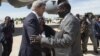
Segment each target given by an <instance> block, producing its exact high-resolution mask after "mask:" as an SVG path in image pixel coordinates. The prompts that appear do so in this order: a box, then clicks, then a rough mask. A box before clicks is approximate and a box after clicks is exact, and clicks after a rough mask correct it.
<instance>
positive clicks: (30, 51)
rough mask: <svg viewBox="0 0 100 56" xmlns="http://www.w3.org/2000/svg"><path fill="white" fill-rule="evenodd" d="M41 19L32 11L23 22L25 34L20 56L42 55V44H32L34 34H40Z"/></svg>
mask: <svg viewBox="0 0 100 56" xmlns="http://www.w3.org/2000/svg"><path fill="white" fill-rule="evenodd" d="M39 28H40V26H39V21H38V19H37V17H36V15H35V14H34V13H30V14H29V15H28V16H27V17H26V18H25V19H24V22H23V36H22V43H21V47H20V52H19V56H41V47H40V44H30V42H31V41H30V37H31V36H32V35H39V34H40V29H39Z"/></svg>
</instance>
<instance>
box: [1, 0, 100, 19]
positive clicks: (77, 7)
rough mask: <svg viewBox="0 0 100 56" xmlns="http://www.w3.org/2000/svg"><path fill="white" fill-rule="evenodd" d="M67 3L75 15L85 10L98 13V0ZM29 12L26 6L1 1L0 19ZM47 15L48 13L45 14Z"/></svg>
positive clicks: (22, 15) (78, 0) (99, 1)
mask: <svg viewBox="0 0 100 56" xmlns="http://www.w3.org/2000/svg"><path fill="white" fill-rule="evenodd" d="M69 3H70V4H71V6H72V10H71V12H72V13H73V14H74V15H75V14H77V13H79V14H82V15H84V13H86V12H93V13H94V14H100V0H69ZM30 12H31V9H27V8H26V7H22V8H14V7H13V6H11V5H9V4H8V3H2V6H0V19H3V18H4V17H5V16H11V17H14V18H16V17H25V16H27V15H28V14H29V13H30ZM45 15H46V16H48V14H45ZM48 17H57V16H52V15H50V16H48Z"/></svg>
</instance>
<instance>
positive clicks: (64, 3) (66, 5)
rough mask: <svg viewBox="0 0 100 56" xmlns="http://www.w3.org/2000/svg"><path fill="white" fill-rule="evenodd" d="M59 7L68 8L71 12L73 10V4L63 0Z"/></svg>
mask: <svg viewBox="0 0 100 56" xmlns="http://www.w3.org/2000/svg"><path fill="white" fill-rule="evenodd" d="M58 9H61V10H68V11H69V12H70V10H71V6H70V4H69V3H68V2H62V3H60V4H59V5H58Z"/></svg>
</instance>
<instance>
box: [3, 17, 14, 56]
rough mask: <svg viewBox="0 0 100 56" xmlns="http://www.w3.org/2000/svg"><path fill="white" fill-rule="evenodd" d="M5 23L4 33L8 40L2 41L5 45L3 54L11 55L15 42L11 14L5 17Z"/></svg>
mask: <svg viewBox="0 0 100 56" xmlns="http://www.w3.org/2000/svg"><path fill="white" fill-rule="evenodd" d="M3 25H4V27H3V33H4V37H5V41H6V42H5V41H3V42H2V45H3V52H2V56H10V53H11V51H12V44H13V33H14V27H13V24H12V22H11V18H10V17H9V16H6V17H5V21H4V23H3Z"/></svg>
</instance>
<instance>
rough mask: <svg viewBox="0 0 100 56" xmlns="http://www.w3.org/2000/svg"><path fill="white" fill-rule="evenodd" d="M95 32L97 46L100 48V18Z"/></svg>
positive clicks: (97, 20)
mask: <svg viewBox="0 0 100 56" xmlns="http://www.w3.org/2000/svg"><path fill="white" fill-rule="evenodd" d="M94 30H95V37H96V38H97V46H98V47H99V40H100V16H99V17H98V18H97V19H96V22H95V26H94Z"/></svg>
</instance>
